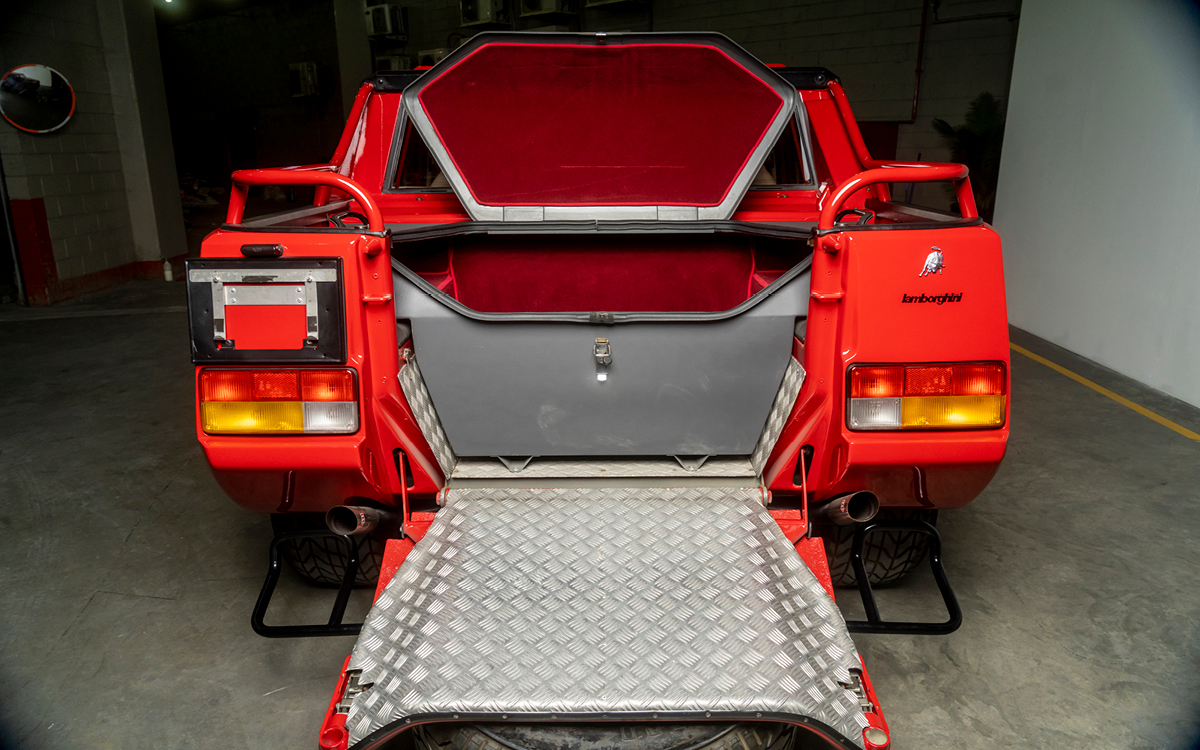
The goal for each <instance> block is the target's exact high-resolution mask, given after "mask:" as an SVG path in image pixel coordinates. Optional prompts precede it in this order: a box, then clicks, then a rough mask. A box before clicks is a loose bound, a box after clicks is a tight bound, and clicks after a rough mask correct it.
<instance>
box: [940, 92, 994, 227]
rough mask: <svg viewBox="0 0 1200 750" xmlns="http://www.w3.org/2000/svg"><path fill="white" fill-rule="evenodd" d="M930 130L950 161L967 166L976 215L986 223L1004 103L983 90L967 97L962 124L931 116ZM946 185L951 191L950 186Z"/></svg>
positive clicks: (992, 205)
mask: <svg viewBox="0 0 1200 750" xmlns="http://www.w3.org/2000/svg"><path fill="white" fill-rule="evenodd" d="M933 129H934V130H936V131H937V132H938V134H939V135H941V136H942V137H943V138H945V139H946V141H947V142H948V143H949V144H950V160H951V161H955V162H959V163H961V164H966V165H967V167H968V168H970V170H971V187H973V188H974V189H975V202H976V204H978V207H979V215H980V216H982V217H983V218H984V220H985V221H989V222H990V221H991V220H992V214H993V212H994V211H995V210H996V182H997V180H998V179H999V176H1000V149H1001V147H1002V146H1003V144H1004V105H1002V104H1001V103H1000V100H999V99H997V98H996V97H994V96H992V94H991V93H989V92H987V91H985V92H983V93H982V94H980V95H979V96H977V97H975V98H974V99H972V100H971V104H970V106H968V107H967V116H966V122H965V123H964V124H962V125H957V126H956V125H951V124H950V123H948V122H946V121H945V120H942V119H935V120H934V121H933ZM948 187H949V189H950V190H951V192H953V187H951V186H948Z"/></svg>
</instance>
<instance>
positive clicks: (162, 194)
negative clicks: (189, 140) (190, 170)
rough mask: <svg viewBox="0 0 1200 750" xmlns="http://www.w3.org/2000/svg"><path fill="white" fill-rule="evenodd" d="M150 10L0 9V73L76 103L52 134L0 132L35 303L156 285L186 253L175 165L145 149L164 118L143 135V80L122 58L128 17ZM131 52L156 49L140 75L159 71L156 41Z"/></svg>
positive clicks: (110, 6)
mask: <svg viewBox="0 0 1200 750" xmlns="http://www.w3.org/2000/svg"><path fill="white" fill-rule="evenodd" d="M130 3H133V4H137V6H138V7H137V8H131V6H130V5H129V4H130ZM143 6H144V7H143ZM150 7H151V6H150V0H36V1H35V0H16V2H11V3H10V4H9V5H8V6H7V7H6V8H5V11H4V16H5V23H4V24H3V25H0V70H8V69H10V68H13V67H17V66H19V65H24V64H29V63H40V64H43V65H48V66H50V67H52V68H54V69H55V70H57V71H59V72H60V73H61V74H62V75H63V76H64V77H65V78H66V79H67V81H68V82H69V83H70V84H71V86H72V87H73V88H74V90H75V100H76V105H75V113H74V116H73V117H72V118H71V120H70V121H69V122H68V123H67V124H66V125H65V126H64V127H62V128H61V129H59V130H57V131H54V132H53V133H46V134H34V133H26V132H23V131H20V130H18V129H16V128H14V127H12V126H11V125H9V124H8V123H7V122H0V158H2V159H3V163H4V171H5V176H6V184H7V187H8V192H9V197H10V199H11V200H12V212H13V219H14V229H15V230H16V233H17V244H18V251H19V254H20V256H21V261H22V268H23V271H24V274H23V276H24V277H25V282H26V286H27V294H28V296H29V299H30V302H31V303H33V304H51V303H54V302H57V301H61V300H63V299H68V298H70V297H73V296H77V295H79V294H83V293H86V292H89V291H94V290H96V289H101V288H104V287H106V286H111V285H112V284H114V283H119V282H121V281H124V280H127V279H130V278H135V277H138V276H145V275H151V276H159V277H161V274H162V265H161V264H162V258H163V257H168V258H170V257H173V256H175V255H177V254H179V253H180V252H184V251H185V247H186V246H185V245H184V244H183V241H182V217H181V215H180V212H179V209H178V205H179V203H178V194H177V187H176V185H175V177H174V165H173V164H172V163H170V161H169V159H168V161H167V163H163V162H162V159H161V158H159V157H160V156H161V154H162V152H163V151H164V149H162V148H151V149H147V148H146V146H145V140H146V139H147V138H151V139H152V138H160V139H161V138H163V137H164V136H165V137H167V138H168V139H169V134H167V133H165V132H164V131H165V129H166V123H165V114H164V115H163V117H162V120H163V122H162V124H161V127H160V128H159V129H158V130H157V131H155V130H147V129H146V128H145V127H143V126H144V125H145V124H146V123H145V122H144V117H143V115H144V114H145V113H144V112H143V110H144V109H145V106H144V101H142V99H144V98H145V97H144V96H142V97H140V96H139V94H143V95H144V94H145V93H147V92H145V91H140V92H139V90H138V88H137V81H138V79H144V78H145V77H146V76H145V71H144V70H135V69H134V63H133V60H132V58H131V52H130V50H131V45H130V40H129V32H128V26H127V24H126V13H125V11H126V10H131V9H133V10H142V11H145V12H144V13H143V14H142V15H143V16H146V14H148V13H151V12H152V11H150ZM143 20H144V19H143ZM150 29H151V31H152V30H153V26H152V25H151V27H150ZM142 30H143V31H144V30H145V27H144V24H143V27H142ZM135 42H136V43H135V44H134V45H133V46H132V48H133V49H134V50H141V49H144V48H146V47H149V48H151V49H152V50H153V53H152V54H151V55H145V56H144V57H146V58H147V61H148V62H147V63H143V65H142V67H143V68H145V67H147V65H149V66H150V67H153V68H154V70H157V65H158V57H157V43H156V42H155V41H154V39H153V37H150V38H149V39H146V38H145V36H144V34H143V35H142V36H141V37H140V38H138V39H137V40H135ZM161 85H162V83H161V75H160V77H159V80H158V86H160V87H161ZM160 145H161V144H160ZM165 152H166V153H167V154H168V155H169V154H170V145H169V140H168V142H167V145H166V148H165ZM148 154H149V157H150V158H149V159H148ZM156 154H157V155H156ZM151 184H154V185H156V186H157V187H156V189H155V190H151V188H150V185H151ZM172 201H173V203H172ZM148 203H153V204H154V205H152V206H151V207H150V208H149V209H147V208H146V206H145V205H143V204H148ZM135 217H138V218H137V219H135ZM135 221H137V225H136V226H135Z"/></svg>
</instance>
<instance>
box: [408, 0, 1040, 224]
mask: <svg viewBox="0 0 1200 750" xmlns="http://www.w3.org/2000/svg"><path fill="white" fill-rule="evenodd" d="M510 2H511V3H517V2H519V0H510ZM923 2H924V0H739V1H738V2H730V1H729V0H650V1H649V2H647V3H645V4H638V3H624V4H616V5H609V6H601V7H596V8H587V9H585V10H584V12H583V16H582V28H583V30H585V31H719V32H721V33H724V34H726V35H728V36H729V37H731V38H732V39H733V40H734V41H736V42H737V43H739V44H741V45H742V46H743V47H745V48H746V49H748V50H749V51H750V52H752V53H753V54H755V55H756V56H758V57H759V58H760V59H762V60H764V61H766V62H771V63H782V64H784V65H790V66H817V65H819V66H824V67H826V68H829V69H830V70H832V71H833V72H834V73H836V74H837V75H838V76H839V77H840V78H841V80H842V83H843V85H845V87H846V90H847V93H848V94H849V96H850V101H851V103H852V105H853V107H854V111H855V115H856V116H857V117H858V119H859V120H860V121H864V120H865V121H892V122H897V121H901V122H904V121H907V120H909V119H910V118H911V116H912V100H913V87H914V83H915V74H916V63H917V46H918V39H919V38H920V23H921V9H922V4H923ZM405 5H408V6H409V22H410V26H411V28H412V32H413V33H412V36H411V38H410V40H409V45H408V52H409V53H410V54H414V55H415V54H416V53H417V52H419V51H420V50H423V49H430V48H434V47H444V46H446V45H447V40H448V38H449V37H451V35H452V34H454V33H455V32H459V31H462V32H465V33H467V34H468V35H470V34H471V33H473V32H472V30H471V29H461V30H460V29H459V26H458V24H459V19H460V16H459V3H458V2H457V0H415V1H414V2H408V3H405ZM1019 10H1020V0H942V2H941V4H940V6H939V8H938V11H937V14H936V15H937V17H936V18H935V14H934V12H933V11H932V10H930V12H929V13H928V16H927V19H926V23H927V27H926V36H925V54H924V61H923V72H922V77H921V95H920V103H919V107H918V110H917V116H916V121H915V122H913V123H911V124H907V123H906V122H905V124H901V125H899V133H898V139H897V153H896V156H897V157H898V158H900V159H915V158H917V155H918V154H920V156H921V158H922V160H924V161H943V160H946V159H948V158H949V156H950V150H949V148H948V147H947V145H946V144H945V142H944V141H943V139H942V138H941V137H940V136H939V135H937V133H936V132H935V131H934V129H933V125H932V121H933V119H934V118H942V119H945V120H947V121H949V122H950V123H952V124H960V123H962V121H963V116H964V114H965V113H966V110H967V105H968V104H969V103H970V101H971V100H972V99H973V98H975V96H977V95H978V94H979V93H981V92H983V91H990V92H991V93H993V94H995V95H996V96H997V97H999V98H1001V99H1002V100H1003V99H1006V97H1007V95H1008V85H1009V77H1010V74H1011V70H1012V58H1013V50H1014V47H1015V44H1016V34H1017V26H1018V22H1017V21H1016V20H1015V18H1014V16H1015V14H1016V13H1018V12H1019ZM528 23H530V21H528V20H527V19H521V20H520V21H519V25H520V26H522V27H524V26H525V25H527V24H528ZM914 200H917V201H918V202H921V203H924V204H926V205H934V206H948V205H949V196H948V194H947V193H946V192H945V191H944V190H943V189H942V187H941V186H938V185H931V186H918V190H917V191H916V193H915V195H914Z"/></svg>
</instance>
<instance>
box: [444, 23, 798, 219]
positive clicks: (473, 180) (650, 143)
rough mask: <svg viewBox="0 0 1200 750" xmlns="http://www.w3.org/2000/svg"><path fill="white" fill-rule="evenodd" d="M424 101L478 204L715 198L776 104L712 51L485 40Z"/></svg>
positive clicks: (701, 201)
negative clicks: (503, 42)
mask: <svg viewBox="0 0 1200 750" xmlns="http://www.w3.org/2000/svg"><path fill="white" fill-rule="evenodd" d="M420 102H421V106H422V107H423V108H424V110H425V112H426V113H427V114H428V116H429V118H430V121H431V122H432V124H433V126H434V129H435V130H436V131H437V134H438V136H439V138H440V139H441V141H442V143H443V144H444V145H445V146H446V149H447V151H448V152H449V154H450V158H451V159H452V160H453V161H454V164H455V166H456V167H457V168H458V170H459V172H460V173H461V174H462V175H463V179H464V180H465V181H466V183H467V185H468V187H469V188H470V191H471V193H472V195H474V197H475V199H476V200H478V201H479V202H480V203H484V204H488V205H548V206H549V205H605V204H620V205H696V206H714V205H717V204H719V203H720V202H721V200H722V199H723V198H724V197H725V195H726V193H727V192H728V190H729V188H730V186H731V184H732V183H733V181H734V179H735V178H736V177H737V175H738V173H739V172H740V171H741V169H742V167H743V166H744V164H745V163H746V160H747V158H748V157H749V155H750V153H751V152H752V151H753V150H754V148H755V146H756V145H757V144H758V143H759V141H760V140H761V139H762V137H763V135H764V133H765V132H766V130H767V129H768V128H769V126H770V124H771V122H772V121H773V119H774V118H775V116H776V114H777V113H778V111H779V108H780V107H781V106H782V99H781V98H780V96H779V94H777V93H776V92H775V91H774V90H773V89H771V88H770V87H769V86H768V85H767V84H766V83H764V82H763V81H762V80H760V79H759V78H757V77H756V76H754V75H753V74H751V73H750V72H748V71H747V70H746V69H745V68H743V67H742V66H740V65H739V64H738V63H736V62H734V61H733V60H732V59H730V58H729V57H727V56H726V55H725V54H724V53H722V52H720V51H719V50H716V49H713V48H711V47H704V46H698V45H624V46H622V45H615V44H614V45H608V46H596V47H582V46H552V45H540V46H532V45H519V44H491V45H486V46H484V47H481V48H480V49H479V50H477V51H476V52H474V53H472V54H471V55H470V56H468V57H467V58H465V59H464V60H462V61H461V62H459V63H458V64H457V65H455V66H454V67H453V68H451V69H450V70H448V71H446V72H445V73H443V74H442V75H441V76H440V77H439V78H438V79H436V80H434V81H432V82H430V83H429V84H428V85H426V87H425V88H424V89H423V90H422V92H421V94H420ZM731 113H735V114H736V116H731Z"/></svg>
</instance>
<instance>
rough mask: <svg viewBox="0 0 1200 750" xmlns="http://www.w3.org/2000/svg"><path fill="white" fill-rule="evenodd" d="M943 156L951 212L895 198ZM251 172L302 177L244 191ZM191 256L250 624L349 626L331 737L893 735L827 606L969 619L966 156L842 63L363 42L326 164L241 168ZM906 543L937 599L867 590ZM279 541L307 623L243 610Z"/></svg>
mask: <svg viewBox="0 0 1200 750" xmlns="http://www.w3.org/2000/svg"><path fill="white" fill-rule="evenodd" d="M939 181H940V182H944V183H947V184H949V185H952V186H953V190H954V192H955V194H956V197H957V206H958V210H959V213H957V214H948V213H942V212H936V211H930V210H926V209H919V208H915V207H913V206H911V205H907V204H904V203H901V202H897V201H895V200H893V199H892V195H893V194H895V193H894V191H895V190H897V189H907V186H908V185H909V184H911V183H918V182H939ZM265 185H283V186H316V194H315V200H314V202H313V205H312V206H311V207H307V208H304V209H301V210H293V211H289V212H284V213H277V214H272V215H266V216H256V217H253V218H247V217H246V211H245V206H246V201H247V198H248V197H249V196H251V194H252V193H253V192H254V191H255V190H256V188H257V187H258V186H265ZM898 185H899V188H897V186H898ZM201 255H202V257H201V258H199V259H195V260H192V261H190V262H189V263H188V270H187V282H188V294H189V308H190V313H189V317H190V325H191V336H192V356H193V360H194V362H195V365H196V417H197V434H198V436H199V439H200V442H201V444H202V445H203V447H204V451H205V453H206V455H207V457H208V461H209V463H210V464H211V465H212V469H213V472H214V474H215V476H216V478H217V481H218V482H219V483H220V485H221V487H222V488H223V489H224V490H225V491H226V492H227V493H228V494H229V495H230V496H231V497H232V498H233V499H234V501H235V502H237V503H238V504H240V505H242V506H243V507H245V508H247V509H250V510H253V511H257V512H260V513H270V514H271V519H272V522H273V524H274V527H275V532H276V536H275V539H274V541H273V542H272V543H271V548H270V568H269V573H268V576H267V580H266V583H265V584H264V587H263V591H262V594H261V596H260V598H259V601H258V604H257V606H256V607H255V609H254V613H253V616H252V624H253V626H254V628H255V630H256V631H258V632H259V633H261V634H262V635H265V636H284V637H286V636H310V635H357V637H358V639H357V641H356V643H355V645H354V647H353V651H352V654H351V656H350V657H349V658H348V659H347V662H346V664H345V665H344V667H343V669H342V673H341V679H340V680H339V682H338V684H337V685H336V688H335V691H334V695H333V699H332V700H331V702H330V704H329V707H328V709H327V712H326V714H325V719H324V723H323V724H322V726H321V727H320V730H319V734H318V739H317V741H318V743H319V746H320V747H322V748H328V749H332V748H347V747H351V748H356V749H359V750H366V749H367V748H372V749H374V748H392V747H395V748H406V749H407V748H410V747H416V748H421V749H422V750H684V749H685V748H686V749H688V750H701V749H704V750H789V749H790V748H809V747H820V748H825V747H839V748H863V749H864V750H866V749H868V748H884V747H887V746H888V745H889V744H890V736H889V730H888V727H887V724H886V722H885V721H884V718H883V714H882V712H881V710H880V706H879V703H878V701H877V699H876V696H875V692H874V690H873V688H872V686H871V683H870V680H869V679H868V677H867V672H866V670H865V668H864V664H863V661H862V659H861V658H860V656H859V655H858V652H857V650H856V648H855V645H854V642H853V641H852V640H851V636H850V634H851V633H854V632H868V633H871V632H875V633H894V632H905V633H931V634H932V633H949V632H951V631H953V630H954V629H955V628H957V627H958V625H959V623H960V622H961V614H960V611H959V608H958V605H957V604H956V603H955V599H954V595H953V592H952V591H951V589H950V585H949V583H948V582H947V579H946V575H945V571H944V568H943V566H942V563H941V559H940V541H939V538H938V534H937V531H936V528H935V526H934V523H935V520H936V516H937V513H938V511H940V510H942V509H950V508H956V507H959V506H962V505H964V504H966V503H968V502H970V501H971V500H972V499H973V498H975V497H976V496H977V495H978V494H979V493H980V491H981V490H983V488H984V487H985V486H986V485H987V483H988V481H989V480H990V479H991V477H992V475H993V474H994V473H995V471H996V468H997V466H998V464H999V462H1000V460H1001V457H1002V456H1003V455H1004V449H1005V442H1006V439H1007V436H1008V428H1007V425H1008V413H1009V404H1008V387H1009V373H1008V339H1007V327H1006V316H1005V302H1004V288H1003V274H1002V269H1001V256H1000V240H999V238H998V237H997V235H996V233H995V232H994V231H993V230H992V229H991V228H990V227H988V226H987V225H986V224H984V223H983V221H982V220H981V219H980V218H979V216H978V214H977V212H976V208H975V202H974V199H973V196H972V192H971V187H970V183H969V181H968V177H967V169H966V168H965V167H963V166H961V165H957V164H929V163H890V162H881V161H878V160H875V159H872V158H871V156H870V155H869V154H868V152H867V149H866V147H865V145H864V143H863V139H862V136H861V134H860V132H859V129H858V127H857V125H856V124H855V121H854V117H853V115H852V113H851V110H850V105H849V103H848V102H847V99H846V96H845V94H844V92H843V90H842V88H841V86H840V85H839V83H838V79H837V77H836V76H834V75H833V74H832V73H830V72H829V71H827V70H824V69H814V68H780V67H775V68H772V67H768V66H766V65H764V64H762V63H760V62H759V61H757V60H755V59H754V58H753V57H751V56H750V55H749V54H747V53H746V52H745V51H744V50H742V49H740V48H739V47H737V46H736V45H735V44H733V43H732V42H730V41H729V40H728V39H727V38H725V37H723V36H719V35H715V34H557V33H555V34H534V35H531V34H512V33H487V34H480V35H478V36H476V37H474V38H473V39H472V40H470V41H469V42H467V43H466V44H464V45H463V46H462V47H460V48H459V49H458V50H456V51H455V52H454V53H453V54H451V55H450V56H449V57H447V58H446V59H445V60H443V61H441V62H440V63H438V64H437V65H435V66H434V67H432V68H431V69H428V70H423V71H416V72H404V73H385V74H380V75H377V76H374V77H372V78H370V79H369V80H368V81H366V82H365V83H364V84H363V86H362V88H361V89H360V91H359V92H358V97H357V99H356V101H355V105H354V109H353V112H352V114H351V116H350V121H349V124H348V125H347V128H346V130H345V133H344V135H343V136H342V138H341V142H340V144H339V145H338V148H337V151H336V153H335V154H334V155H333V158H332V160H331V161H330V162H329V163H328V164H320V165H313V166H302V167H292V168H287V169H262V170H248V171H241V172H235V173H234V175H233V191H232V193H231V200H230V205H229V214H228V221H227V223H226V224H224V225H223V226H222V227H221V228H220V229H219V230H218V231H216V232H214V233H213V234H211V235H210V236H209V237H208V238H207V239H206V240H205V241H204V245H203V251H202V254H201ZM925 560H928V561H929V563H930V564H931V566H932V569H933V573H934V577H935V580H936V582H937V585H938V587H939V588H940V590H941V594H942V598H943V599H944V602H945V604H946V607H947V610H948V619H947V620H946V621H944V622H929V623H914V622H893V621H888V620H885V619H883V618H882V617H881V616H880V614H879V610H878V608H877V606H876V604H875V599H874V595H873V593H872V588H871V586H872V584H875V585H879V584H886V583H891V582H894V581H896V580H898V579H899V578H900V577H902V576H904V575H905V574H906V573H908V572H909V571H910V570H911V569H913V568H914V567H916V566H918V565H920V564H921V563H922V562H923V561H925ZM284 562H287V563H289V564H290V565H291V566H292V567H294V568H295V569H296V570H297V571H298V572H299V573H300V574H302V575H303V576H306V577H307V578H309V579H311V580H312V581H314V582H318V583H326V584H334V585H338V586H339V589H338V593H337V596H336V600H335V603H334V606H333V612H332V613H331V615H330V618H329V621H328V622H327V623H324V624H320V625H268V624H267V623H266V622H265V615H266V612H267V609H268V605H269V603H270V600H271V596H272V593H273V591H274V589H275V586H276V583H277V582H278V579H279V575H280V570H281V566H282V564H283V563H284ZM364 585H374V586H376V595H375V600H374V605H373V607H372V609H371V610H370V613H369V614H368V615H367V617H366V618H365V621H364V622H363V623H359V624H351V623H344V622H343V615H344V612H345V608H346V604H347V599H348V597H349V596H350V593H351V589H352V588H353V587H354V586H364ZM850 585H856V586H857V587H858V589H859V595H860V596H861V598H862V600H863V605H864V610H865V612H866V615H865V617H866V619H865V620H861V621H849V622H848V621H846V620H845V619H844V618H843V616H842V613H841V611H840V610H839V609H838V607H837V606H836V604H835V602H834V598H833V597H834V588H835V587H837V586H850Z"/></svg>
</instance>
